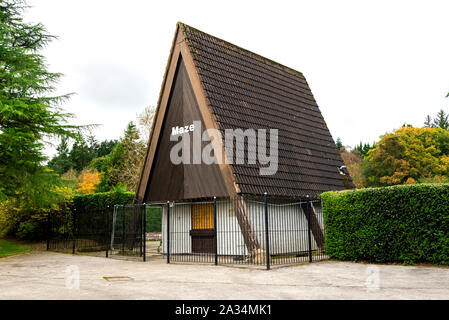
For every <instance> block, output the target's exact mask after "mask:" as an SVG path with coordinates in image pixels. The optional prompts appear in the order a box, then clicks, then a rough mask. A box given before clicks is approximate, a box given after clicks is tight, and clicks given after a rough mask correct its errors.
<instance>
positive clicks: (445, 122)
mask: <svg viewBox="0 0 449 320" xmlns="http://www.w3.org/2000/svg"><path fill="white" fill-rule="evenodd" d="M433 128H441V129H444V130H449V115H448V114H447V113H446V112H444V110H443V109H441V110H440V111H438V113H437V115H436V117H435V119H433Z"/></svg>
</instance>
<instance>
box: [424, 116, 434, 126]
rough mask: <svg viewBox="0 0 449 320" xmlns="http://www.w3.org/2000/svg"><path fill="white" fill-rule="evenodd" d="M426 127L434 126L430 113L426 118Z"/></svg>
mask: <svg viewBox="0 0 449 320" xmlns="http://www.w3.org/2000/svg"><path fill="white" fill-rule="evenodd" d="M424 128H433V122H432V118H431V117H430V115H427V117H426V120H425V121H424Z"/></svg>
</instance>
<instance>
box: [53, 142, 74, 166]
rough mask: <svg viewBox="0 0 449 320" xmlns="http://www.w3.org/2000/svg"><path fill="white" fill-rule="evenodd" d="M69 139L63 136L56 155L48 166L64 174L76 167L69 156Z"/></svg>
mask: <svg viewBox="0 0 449 320" xmlns="http://www.w3.org/2000/svg"><path fill="white" fill-rule="evenodd" d="M67 140H68V139H67V137H62V139H61V143H60V144H59V145H58V147H57V148H56V151H57V154H56V156H55V157H53V159H51V160H50V161H49V162H48V166H49V167H50V168H51V169H53V170H55V171H56V172H57V173H59V174H63V173H65V172H67V171H68V170H69V169H70V168H73V167H74V163H73V162H72V160H71V158H70V156H69V145H68V141H67Z"/></svg>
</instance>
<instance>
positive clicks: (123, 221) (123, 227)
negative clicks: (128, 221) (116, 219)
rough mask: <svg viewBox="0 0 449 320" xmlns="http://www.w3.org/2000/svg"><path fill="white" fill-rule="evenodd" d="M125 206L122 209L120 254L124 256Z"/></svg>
mask: <svg viewBox="0 0 449 320" xmlns="http://www.w3.org/2000/svg"><path fill="white" fill-rule="evenodd" d="M125 209H126V208H125V206H123V207H122V254H125V218H126V211H125Z"/></svg>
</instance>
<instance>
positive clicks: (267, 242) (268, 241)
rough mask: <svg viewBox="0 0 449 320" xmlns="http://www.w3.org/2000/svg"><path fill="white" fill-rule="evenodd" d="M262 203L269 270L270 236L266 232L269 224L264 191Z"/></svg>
mask: <svg viewBox="0 0 449 320" xmlns="http://www.w3.org/2000/svg"><path fill="white" fill-rule="evenodd" d="M263 204H264V211H265V252H266V254H267V256H266V259H267V270H270V236H269V234H268V230H269V226H268V196H267V193H266V192H265V193H264V195H263Z"/></svg>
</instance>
